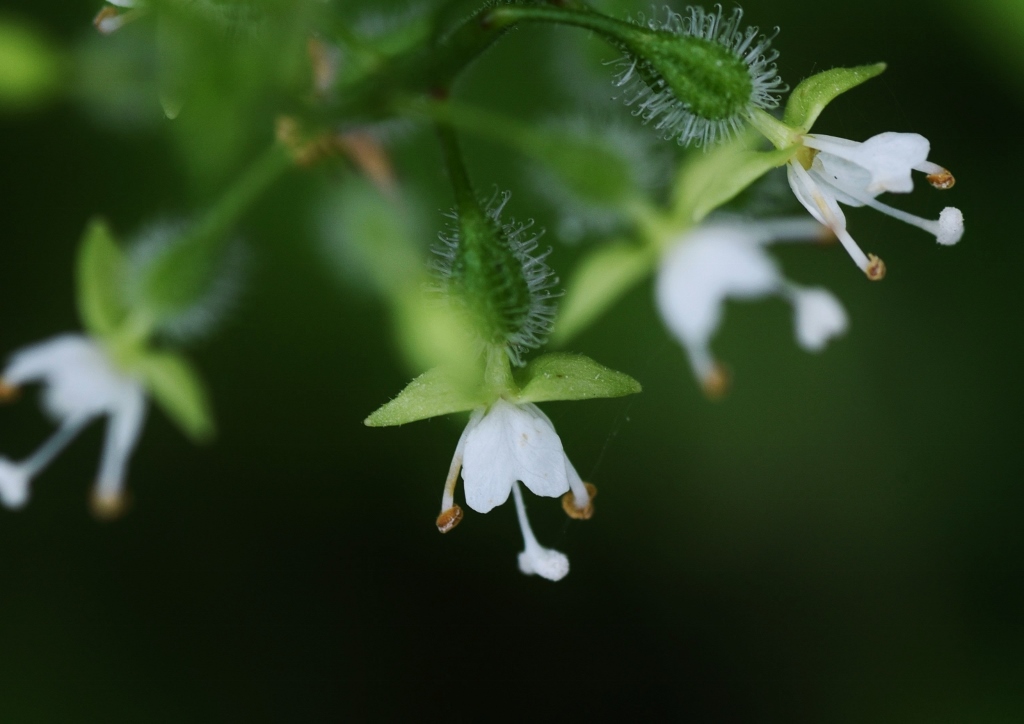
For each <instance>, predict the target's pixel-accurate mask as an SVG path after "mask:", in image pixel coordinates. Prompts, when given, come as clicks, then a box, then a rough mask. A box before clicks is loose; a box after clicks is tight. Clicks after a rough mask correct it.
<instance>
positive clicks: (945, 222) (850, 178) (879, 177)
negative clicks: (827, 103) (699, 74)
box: [788, 133, 964, 280]
mask: <svg viewBox="0 0 1024 724" xmlns="http://www.w3.org/2000/svg"><path fill="white" fill-rule="evenodd" d="M803 145H804V149H803V150H802V151H801V153H798V154H797V155H796V156H795V157H794V158H793V160H791V161H790V162H789V164H788V175H789V185H790V187H791V188H792V189H793V193H794V194H795V195H796V197H797V199H799V200H800V203H801V204H803V205H804V207H805V208H806V209H807V210H808V211H809V212H810V214H811V216H813V217H814V218H815V219H817V220H818V221H820V222H821V223H823V224H825V225H826V226H828V227H829V228H830V229H832V231H833V232H834V233H835V235H836V236H837V237H838V238H839V241H840V242H842V244H843V246H844V247H845V248H846V251H847V252H848V253H849V254H850V256H851V257H852V258H853V261H854V263H856V264H857V266H858V267H859V268H860V269H861V271H863V272H864V273H865V274H867V276H868V277H869V278H870V279H874V280H877V279H881V278H882V277H884V276H885V264H884V263H882V260H881V259H879V258H878V257H877V256H874V255H873V254H865V253H864V252H863V251H862V250H861V248H860V247H859V246H858V245H857V242H856V241H854V240H853V237H852V236H850V234H849V232H847V230H846V216H845V215H844V214H843V211H842V209H841V208H840V207H839V204H840V203H842V204H845V205H846V206H870V207H871V208H873V209H876V210H878V211H881V212H882V213H884V214H888V215H889V216H892V217H894V218H897V219H899V220H900V221H904V222H906V223H908V224H911V225H913V226H916V227H918V228H920V229H924V230H925V231H927V232H928V233H930V234H932V235H933V236H934V237H935V239H936V241H937V242H938V243H939V244H943V245H946V246H949V245H952V244H956V243H957V242H958V241H960V238H961V237H962V236H963V233H964V217H963V214H962V213H961V212H960V210H959V209H957V208H954V207H952V206H949V207H946V208H945V209H943V210H942V213H941V214H940V215H939V218H938V219H937V220H933V219H924V218H921V217H919V216H915V215H913V214H908V213H907V212H905V211H901V210H899V209H896V208H893V207H891V206H889V205H887V204H884V203H882V202H881V201H878V199H877V197H878V196H879V195H880V194H882V193H884V192H890V193H901V194H902V193H909V192H911V191H913V190H914V181H913V178H912V177H911V172H912V171H920V172H921V173H924V174H926V175H927V178H928V182H929V183H930V184H931V185H932V186H934V187H935V188H938V189H948V188H951V187H952V186H953V184H954V179H953V175H952V174H951V173H950V172H949V171H947V170H946V169H944V168H943V167H941V166H939V165H938V164H935V163H932V162H930V161H929V160H928V153H929V151H930V144H929V143H928V139H926V138H925V137H924V136H921V135H919V134H916V133H881V134H879V135H877V136H873V137H871V138H869V139H868V140H867V141H864V142H863V143H856V142H854V141H849V140H846V139H844V138H836V137H834V136H825V135H821V134H810V133H809V134H806V135H805V136H803Z"/></svg>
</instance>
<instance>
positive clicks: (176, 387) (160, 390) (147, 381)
mask: <svg viewBox="0 0 1024 724" xmlns="http://www.w3.org/2000/svg"><path fill="white" fill-rule="evenodd" d="M132 372H134V373H135V374H137V375H139V377H140V378H141V379H142V383H143V384H144V385H145V386H146V389H147V390H149V393H150V394H151V395H152V396H153V399H154V400H156V402H157V404H159V405H160V407H162V408H163V410H164V412H166V413H167V416H168V417H170V418H171V420H173V421H174V422H175V423H176V424H177V425H178V426H179V427H180V428H181V429H182V431H183V432H184V433H185V434H186V435H188V436H189V437H191V438H192V439H193V440H194V441H196V442H206V441H208V440H210V439H211V438H212V437H213V435H214V432H215V429H214V424H213V414H212V412H211V411H210V403H209V400H208V399H207V396H206V389H205V387H204V386H203V383H202V382H201V381H200V379H199V376H198V375H197V374H196V372H195V370H194V369H193V368H192V365H191V364H189V362H188V361H187V360H186V359H185V358H184V357H182V356H180V355H177V354H174V353H171V352H146V353H144V354H142V355H140V356H138V357H137V358H135V359H133V360H132Z"/></svg>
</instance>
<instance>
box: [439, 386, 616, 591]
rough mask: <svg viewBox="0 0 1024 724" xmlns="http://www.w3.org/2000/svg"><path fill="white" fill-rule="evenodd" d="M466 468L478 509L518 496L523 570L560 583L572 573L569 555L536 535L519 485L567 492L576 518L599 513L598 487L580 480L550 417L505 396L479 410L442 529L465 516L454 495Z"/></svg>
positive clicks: (459, 448)
mask: <svg viewBox="0 0 1024 724" xmlns="http://www.w3.org/2000/svg"><path fill="white" fill-rule="evenodd" d="M460 471H461V472H462V478H463V481H464V483H465V495H466V504H467V505H468V506H469V507H470V508H472V509H473V510H475V511H477V512H478V513H487V512H489V511H490V510H492V509H493V508H495V507H496V506H498V505H501V504H502V503H504V502H505V501H506V500H508V496H509V493H512V494H513V496H514V497H515V501H516V512H517V516H518V518H519V525H520V527H521V528H522V532H523V540H524V542H525V550H524V551H523V552H522V553H520V555H519V568H520V570H522V571H523V573H527V574H534V573H535V574H537V575H539V576H541V577H543V578H547V579H549V580H552V581H557V580H560V579H561V578H563V577H564V576H565V575H566V574H567V573H568V572H569V561H568V559H567V558H566V557H565V556H564V555H563V554H562V553H559V552H558V551H555V550H551V549H548V548H544V547H543V546H541V545H540V544H539V543H538V542H537V539H536V538H535V537H534V535H533V531H532V530H531V528H530V523H529V521H528V520H527V518H526V507H525V505H524V503H523V500H522V493H521V492H520V490H519V485H518V482H522V483H523V484H524V485H525V486H526V487H527V488H529V489H530V491H531V492H533V493H534V494H535V495H540V496H544V497H552V498H553V497H558V496H563V499H562V507H563V508H564V509H565V510H566V512H567V513H569V515H571V516H573V517H575V518H589V517H590V516H591V515H592V514H593V504H592V498H593V497H594V495H595V493H596V490H595V488H594V486H592V485H590V484H588V483H584V482H583V481H582V480H581V479H580V476H579V473H577V472H576V469H575V468H574V467H573V465H572V463H571V462H569V458H568V457H567V456H566V454H565V451H564V450H563V449H562V441H561V440H560V439H559V437H558V433H556V432H555V428H554V425H552V424H551V420H550V419H548V417H547V415H545V414H544V413H543V412H541V411H540V409H539V408H538V407H537V406H536V405H534V404H532V403H525V404H515V403H512V402H508V401H506V400H503V399H499V400H497V401H496V402H494V403H493V404H491V405H490V406H489V407H487V408H486V409H484V408H480V409H477V410H475V411H474V412H473V414H472V415H471V417H470V419H469V423H468V424H467V425H466V429H465V430H464V431H463V432H462V436H461V437H460V438H459V442H458V445H456V447H455V455H454V457H453V458H452V464H451V468H450V469H449V472H448V479H447V481H446V483H445V488H444V495H443V496H442V500H441V515H440V516H438V519H437V527H438V529H439V530H440V531H441V532H442V533H446V532H448V531H449V530H451V529H452V528H454V527H455V526H456V525H457V524H458V523H459V521H460V520H461V519H462V509H461V508H460V507H459V506H458V505H456V504H455V499H454V493H455V485H456V483H457V482H458V479H459V472H460ZM517 481H518V482H517Z"/></svg>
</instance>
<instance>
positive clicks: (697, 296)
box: [655, 219, 847, 396]
mask: <svg viewBox="0 0 1024 724" xmlns="http://www.w3.org/2000/svg"><path fill="white" fill-rule="evenodd" d="M823 231H824V229H823V228H822V227H821V226H820V225H819V224H817V223H816V222H814V221H812V220H810V219H778V220H772V221H736V220H731V221H719V222H713V223H709V224H706V225H704V226H701V227H698V228H697V229H694V230H692V231H689V232H687V233H686V234H683V235H682V236H681V237H680V238H679V239H677V240H676V242H675V243H674V244H673V245H672V246H671V247H670V248H669V250H668V251H667V252H666V253H665V256H664V258H663V259H662V261H661V266H660V268H659V269H658V278H657V281H656V285H655V293H656V295H657V302H658V308H659V310H660V311H661V316H662V318H663V319H664V320H665V324H666V325H667V326H668V328H669V329H670V330H671V331H672V332H673V333H674V334H675V335H676V337H677V338H678V339H679V341H680V342H682V344H683V346H684V347H685V348H686V351H687V354H688V356H689V358H690V364H691V366H692V367H693V371H694V373H695V374H696V375H697V378H698V379H699V380H700V381H701V383H702V384H703V385H704V388H705V391H707V392H708V394H710V395H713V396H714V395H718V394H721V393H722V392H723V391H724V386H725V375H724V374H723V372H722V371H721V368H720V366H719V365H718V364H717V363H716V362H715V359H714V357H713V356H712V354H711V350H710V343H711V338H712V337H713V336H714V334H715V331H716V330H717V329H718V326H719V325H720V324H721V322H722V312H723V304H724V302H725V300H726V299H757V298H760V297H764V296H767V295H770V294H778V295H780V296H783V297H785V298H787V299H788V300H789V301H790V302H791V303H792V304H793V306H794V308H795V312H796V314H795V320H794V321H795V327H796V339H797V342H798V343H799V344H800V346H801V347H803V348H804V349H806V350H808V351H810V352H817V351H820V350H821V349H823V348H824V346H825V344H826V342H828V340H829V339H831V338H832V337H834V336H837V335H839V334H842V333H843V332H844V331H846V326H847V319H846V313H845V312H844V311H843V307H842V305H841V304H840V303H839V301H838V300H837V299H836V298H835V297H834V296H833V295H832V294H831V293H830V292H828V291H826V290H825V289H820V288H814V289H808V288H804V287H800V286H798V285H796V284H794V283H793V282H790V281H788V280H787V279H786V278H785V277H783V276H782V272H781V271H780V270H779V267H778V265H777V264H776V263H775V261H774V260H773V259H772V258H771V257H770V256H769V255H768V254H767V252H766V251H765V250H764V245H765V244H767V243H769V242H772V241H776V240H779V239H808V240H813V239H818V240H821V239H823V238H824V237H823V235H822V232H823Z"/></svg>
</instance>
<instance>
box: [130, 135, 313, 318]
mask: <svg viewBox="0 0 1024 724" xmlns="http://www.w3.org/2000/svg"><path fill="white" fill-rule="evenodd" d="M292 165H293V160H292V155H291V152H290V151H289V149H288V148H286V147H285V146H284V144H280V143H275V144H274V145H273V146H271V147H270V148H269V149H268V150H267V151H265V152H264V153H263V155H262V156H261V157H260V158H259V159H257V160H256V161H255V162H254V163H253V164H252V165H251V166H250V167H249V168H248V169H246V171H245V172H244V173H243V174H242V176H241V177H240V178H239V179H238V180H237V181H236V182H235V183H234V185H232V186H231V187H230V188H229V189H228V190H227V192H226V193H225V194H224V196H222V197H221V199H220V201H218V202H217V203H216V204H215V205H214V206H213V208H211V209H210V210H209V211H207V212H206V214H205V215H204V216H202V217H201V218H200V219H199V220H198V222H196V223H195V224H194V225H193V226H192V227H191V228H190V229H189V231H188V232H187V233H186V235H185V237H184V238H183V239H181V241H180V242H178V243H176V244H174V245H173V246H172V247H171V248H170V249H169V250H168V251H167V252H166V253H165V254H164V255H162V256H161V257H160V258H159V259H158V260H157V261H155V262H154V263H153V264H152V265H151V266H150V267H149V269H148V270H147V273H146V277H145V279H144V280H143V283H142V286H143V291H142V299H143V300H144V301H143V304H144V307H145V309H144V312H145V314H144V318H145V319H147V320H152V321H153V322H154V323H156V322H158V321H159V320H161V319H164V318H166V317H168V316H173V315H175V314H177V313H180V312H181V311H183V310H185V309H187V308H188V307H190V306H191V305H192V304H194V303H195V302H196V301H197V300H199V299H200V298H201V297H202V296H203V295H204V294H205V293H206V292H207V290H208V289H209V288H210V284H211V283H212V281H213V279H214V278H215V276H216V274H217V271H218V267H219V261H220V259H221V256H222V254H223V252H224V247H225V246H226V244H227V242H228V240H229V238H230V236H229V232H230V231H231V229H232V228H233V227H234V226H235V224H236V223H237V222H238V221H239V219H241V217H242V216H243V215H244V214H245V213H246V212H247V211H248V210H249V209H250V208H251V207H252V206H253V205H254V204H255V203H256V201H258V200H259V198H260V197H261V196H262V195H263V194H264V192H266V190H267V189H268V188H269V187H270V186H271V184H273V183H274V181H276V180H277V179H278V178H280V177H281V175H282V174H283V173H284V172H285V171H286V170H288V169H289V168H291V167H292Z"/></svg>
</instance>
